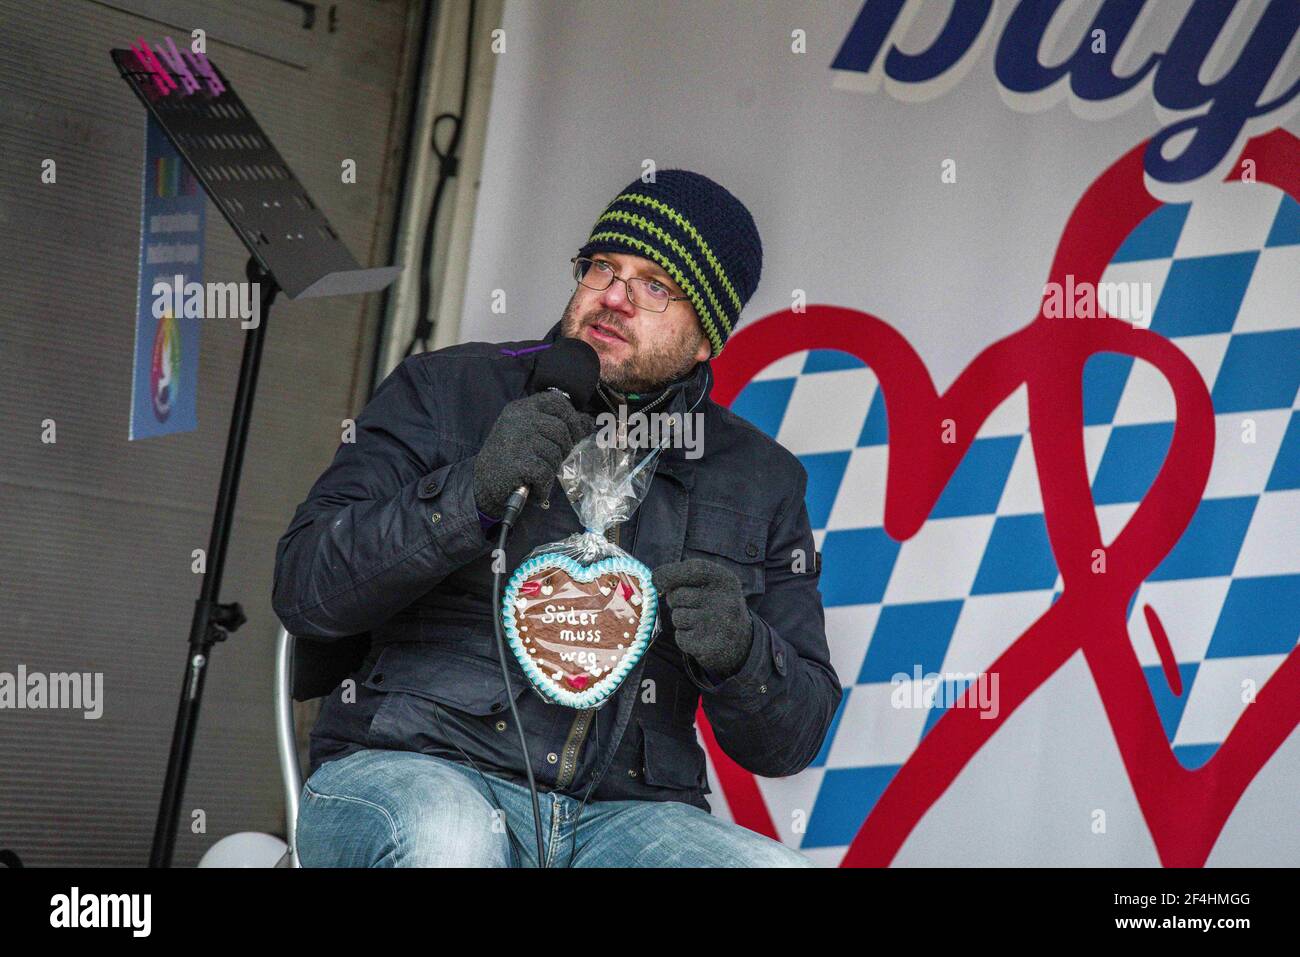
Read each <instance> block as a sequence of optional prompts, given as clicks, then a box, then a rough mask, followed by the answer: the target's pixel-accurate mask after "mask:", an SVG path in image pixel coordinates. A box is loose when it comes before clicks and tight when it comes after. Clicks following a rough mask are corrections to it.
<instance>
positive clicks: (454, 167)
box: [402, 0, 478, 358]
mask: <svg viewBox="0 0 1300 957" xmlns="http://www.w3.org/2000/svg"><path fill="white" fill-rule="evenodd" d="M477 7H478V3H477V0H470V4H469V26H468V27H467V28H466V31H465V71H464V77H463V78H462V80H461V88H460V112H459V113H440V114H439V115H438V118H437V119H435V120H434V121H433V131H432V132H431V133H430V134H429V145H430V148H431V149H432V150H433V153H434V155H435V156H437V157H438V185H437V186H435V187H434V190H433V202H432V204H431V205H430V207H429V219H428V221H427V222H426V223H425V224H424V242H423V243H422V244H421V246H420V300H419V305H418V307H417V311H416V314H415V332H414V334H413V335H412V336H411V341H410V343H409V344H408V345H407V347H406V352H404V353H403V354H402V356H403V358H405V357H407V356H409V355H411V354H412V353H413V352H414V351H415V346H416V344H417V343H423V344H424V349H425V350H426V351H427V350H428V348H429V336H430V334H432V332H433V322H432V320H430V319H429V307H430V305H431V304H432V302H433V277H432V274H433V269H432V264H431V263H430V259H431V258H432V256H433V237H434V232H435V231H436V230H437V226H438V211H439V209H440V208H441V207H442V194H443V189H444V188H445V187H446V185H447V180H449V179H451V178H452V177H453V176H456V175H458V174H459V173H460V157H459V156H458V155H457V153H458V151H459V150H460V136H461V132H462V130H463V128H464V120H465V110H466V107H467V105H468V103H469V81H470V67H471V64H472V63H473V49H474V19H475V16H474V14H475V11H476V9H477ZM443 120H451V122H452V134H451V142H450V143H449V144H447V152H445V153H444V152H442V151H441V150H439V149H438V125H439V124H440V123H441V122H442V121H443Z"/></svg>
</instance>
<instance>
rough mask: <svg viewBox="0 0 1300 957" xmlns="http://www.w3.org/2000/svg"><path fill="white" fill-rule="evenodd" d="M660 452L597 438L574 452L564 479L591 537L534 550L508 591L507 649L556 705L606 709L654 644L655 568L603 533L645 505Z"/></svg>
mask: <svg viewBox="0 0 1300 957" xmlns="http://www.w3.org/2000/svg"><path fill="white" fill-rule="evenodd" d="M658 452H659V449H657V448H656V449H652V450H651V451H650V452H649V453H647V454H645V455H642V456H640V458H639V460H638V456H637V454H636V452H635V450H633V449H630V448H628V447H626V446H625V445H602V444H601V443H600V441H599V438H598V434H597V435H590V436H587V437H586V438H585V439H583V440H581V441H580V442H578V443H577V444H576V445H574V447H573V450H572V451H571V452H570V453H569V456H568V458H566V459H565V460H564V462H563V463H562V464H561V465H560V472H559V479H560V485H561V486H562V487H563V488H564V491H565V494H566V495H567V496H568V498H569V501H570V502H571V503H572V504H573V510H574V512H575V513H576V514H577V516H578V519H579V521H581V522H582V531H580V532H577V533H576V534H573V535H570V536H569V537H568V538H566V539H564V540H563V541H559V542H551V543H550V544H548V545H539V546H538V547H537V548H534V549H533V550H532V551H531V552H529V553H528V555H527V556H526V557H525V558H524V560H523V562H522V563H521V564H520V565H519V567H518V568H516V569H515V571H514V574H513V575H511V576H510V580H509V582H508V583H507V584H506V588H505V593H504V594H503V595H502V598H501V624H502V630H503V632H504V634H505V637H506V643H507V645H508V646H509V648H510V650H511V651H512V652H513V653H514V656H515V658H516V660H518V662H519V665H520V667H522V668H523V670H524V674H525V675H527V676H528V680H529V681H530V682H531V683H532V686H533V687H534V688H535V689H536V690H537V692H538V693H539V694H540V695H541V696H542V697H543V698H545V699H546V700H547V701H550V702H552V703H555V704H562V705H567V706H568V707H570V708H597V707H599V706H600V705H602V704H604V703H605V701H607V700H608V699H609V697H610V695H612V694H613V693H614V692H615V691H616V690H617V689H618V686H619V685H620V684H622V682H623V679H624V678H626V677H627V676H628V674H629V673H630V672H631V671H632V669H633V668H635V667H636V665H637V662H638V661H640V660H641V657H642V656H643V655H644V654H645V650H646V647H647V646H648V645H649V644H650V642H651V640H652V639H653V638H654V635H655V632H656V631H657V628H658V621H657V619H656V611H657V609H658V604H659V602H658V598H657V595H656V593H655V587H654V584H653V582H652V581H651V577H650V569H649V568H647V567H646V566H645V565H643V564H642V563H641V562H639V561H637V560H636V559H635V558H633V557H632V556H631V555H629V554H628V553H627V552H625V551H623V550H622V549H621V548H619V547H618V546H617V545H615V544H614V543H613V542H611V541H609V539H607V538H606V537H605V534H604V532H605V529H607V528H608V527H609V526H611V525H614V524H617V523H619V522H624V521H627V519H628V518H629V517H630V516H631V515H632V513H633V512H634V511H636V508H637V506H638V505H640V504H641V499H642V498H643V497H644V496H645V493H646V489H647V488H648V486H649V484H650V477H651V476H652V475H653V474H654V469H653V468H652V466H653V465H654V463H655V459H656V457H657V455H658Z"/></svg>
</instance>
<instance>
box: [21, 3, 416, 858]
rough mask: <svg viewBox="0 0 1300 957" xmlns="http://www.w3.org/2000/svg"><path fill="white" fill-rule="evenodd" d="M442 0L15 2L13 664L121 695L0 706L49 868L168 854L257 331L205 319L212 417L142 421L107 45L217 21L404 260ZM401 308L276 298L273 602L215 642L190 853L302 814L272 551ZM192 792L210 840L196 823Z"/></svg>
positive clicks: (346, 211)
mask: <svg viewBox="0 0 1300 957" xmlns="http://www.w3.org/2000/svg"><path fill="white" fill-rule="evenodd" d="M331 5H333V6H336V7H337V20H336V26H335V30H334V32H330V30H329V25H328V22H327V16H328V8H329V6H331ZM418 6H419V4H418V3H417V2H416V0H410V2H409V3H408V2H406V0H392V2H379V0H352V2H348V0H342V2H337V3H334V4H321V5H319V8H318V13H317V23H316V25H315V27H314V28H313V29H311V30H306V29H303V27H302V11H301V10H300V9H299V8H297V7H295V6H293V5H291V4H289V3H284V2H282V0H223V2H219V3H217V2H204V3H198V2H184V0H177V2H168V3H148V2H143V0H137V2H128V0H122V2H90V0H50V2H45V0H41V2H32V0H0V423H2V426H0V427H2V428H3V442H2V443H0V516H2V517H3V530H2V531H0V672H9V673H11V674H13V673H15V672H16V671H17V669H18V667H19V665H25V666H26V668H27V669H28V670H29V671H39V672H60V671H70V672H85V671H91V672H103V675H104V679H103V680H104V701H105V704H104V713H103V716H102V717H101V718H99V719H98V720H86V719H85V718H83V716H82V714H81V713H80V712H76V711H55V710H46V711H33V710H10V709H0V848H9V849H11V850H13V851H15V852H17V853H18V854H19V856H20V857H21V858H22V859H23V861H24V862H25V863H26V864H28V865H55V864H75V865H143V864H145V863H146V862H147V861H148V855H149V845H150V841H151V838H152V833H153V826H154V820H155V817H156V814H157V808H158V799H159V796H160V793H161V787H162V781H163V772H164V768H165V765H166V761H167V753H168V748H169V743H170V738H171V731H172V723H173V720H174V717H175V711H176V705H177V698H178V694H179V690H180V680H181V675H182V668H183V664H184V658H185V651H186V640H187V637H188V632H189V625H190V617H191V613H192V611H193V603H194V600H195V598H196V597H197V595H198V589H199V577H198V576H197V575H195V574H193V573H192V572H191V570H190V569H191V561H192V559H191V552H192V550H193V549H196V548H204V549H206V547H207V544H208V534H209V529H210V525H211V520H212V510H213V506H214V503H215V496H216V487H217V480H218V477H219V474H220V468H221V460H222V453H223V449H224V445H225V440H226V430H227V427H228V424H229V415H230V408H231V404H232V400H233V396H234V391H235V383H236V378H237V375H238V369H239V358H240V351H241V349H242V347H243V336H244V334H245V333H243V332H242V331H241V330H240V329H239V326H238V323H237V322H234V321H221V320H213V321H210V322H209V323H208V324H205V326H204V328H203V331H202V347H201V360H200V370H199V428H198V430H197V431H195V432H191V433H186V434H183V435H177V436H172V437H168V438H163V439H151V440H146V441H142V442H129V441H128V440H127V434H128V432H127V428H128V420H129V408H130V388H131V357H132V349H133V336H134V311H135V289H136V259H137V251H138V243H139V217H140V209H139V203H140V165H141V157H142V151H143V135H144V116H145V114H144V110H143V108H142V107H141V105H140V104H139V102H138V101H137V100H136V99H135V97H134V95H133V94H132V93H131V92H130V90H129V89H128V88H127V86H126V84H125V83H124V82H123V81H122V80H121V79H120V78H119V76H118V75H117V72H116V70H115V69H114V67H113V65H112V63H111V62H110V61H109V57H108V50H109V49H110V47H113V46H123V47H124V46H128V45H129V42H130V41H131V40H132V39H133V38H135V37H136V36H144V37H146V38H148V39H150V40H153V39H156V38H158V37H161V36H164V35H167V34H171V35H173V36H176V37H177V39H178V40H179V39H181V38H182V37H183V36H185V35H186V34H187V33H188V31H189V29H190V28H192V27H196V26H197V27H202V28H204V29H205V30H206V31H207V35H208V54H209V56H211V57H212V58H213V59H214V60H215V61H216V62H217V63H218V65H219V66H220V67H221V69H222V70H223V72H224V73H225V74H226V76H227V77H228V78H229V79H230V80H231V82H232V83H233V84H234V85H235V87H236V89H237V90H238V91H239V93H240V95H241V96H242V97H243V99H244V101H245V102H246V103H247V104H248V105H249V107H250V108H251V109H252V110H253V111H254V113H255V114H256V116H257V118H258V120H259V121H260V123H261V125H262V127H263V128H264V129H265V130H266V131H267V133H268V134H269V135H270V137H271V138H272V140H273V141H274V142H275V144H276V145H277V146H278V148H279V149H280V152H281V153H282V154H283V155H284V156H285V158H286V160H287V161H288V162H289V164H290V166H291V167H292V168H293V169H294V170H295V171H296V172H297V173H298V175H299V177H300V178H301V179H302V180H303V182H304V183H305V185H306V186H307V189H308V191H309V192H310V193H311V195H312V197H313V198H314V199H315V200H316V202H317V203H318V205H319V206H320V207H321V208H322V209H323V210H324V211H325V213H326V215H327V216H329V217H330V219H331V220H332V222H333V223H334V225H335V227H336V228H337V229H338V230H339V232H340V234H341V236H342V237H343V239H344V241H345V242H346V243H347V245H348V246H349V248H351V250H352V251H353V253H354V254H355V255H356V257H357V258H358V260H359V261H360V262H361V263H362V264H363V265H382V264H383V262H384V258H385V256H386V255H387V249H388V244H389V237H390V233H391V222H392V217H393V215H394V213H395V209H394V207H395V203H396V200H397V197H396V192H397V190H396V188H395V185H394V184H395V182H396V179H397V176H398V169H399V166H398V160H399V159H400V156H399V153H400V150H401V149H402V134H403V131H404V124H405V122H406V117H407V102H406V96H408V95H409V91H406V90H405V89H404V88H405V86H406V85H408V83H409V80H408V77H409V75H410V74H409V69H410V57H411V56H412V55H413V52H414V51H412V50H410V49H409V47H410V45H411V44H410V41H409V38H410V37H411V36H412V35H413V32H414V23H413V22H412V17H413V12H412V8H413V7H418ZM46 158H52V159H54V160H55V161H56V162H57V177H58V179H57V183H56V184H53V185H43V184H42V183H41V181H40V172H41V162H42V160H43V159H46ZM345 158H351V159H355V160H356V163H357V171H358V176H357V183H356V184H355V185H345V184H343V183H342V182H341V181H340V163H341V162H342V161H343V160H344V159H345ZM206 246H207V252H206V260H205V267H204V269H205V273H204V278H205V279H207V280H209V281H229V280H242V279H243V278H244V263H245V260H246V255H245V254H244V252H243V248H242V246H241V245H240V244H239V243H238V242H237V240H236V239H235V237H234V235H233V234H232V232H231V230H230V228H229V227H228V226H227V224H226V223H225V221H224V220H223V219H222V218H221V216H220V215H219V214H218V213H217V212H216V210H215V209H213V208H212V207H211V205H209V210H208V228H207V237H206ZM378 306H379V302H378V297H377V296H370V297H365V298H357V297H352V298H345V299H333V300H314V301H308V302H304V303H291V302H289V301H287V300H285V299H283V298H281V299H280V300H278V301H277V302H276V304H275V306H274V308H273V310H272V312H271V315H270V319H269V321H270V326H269V328H268V331H267V345H266V353H265V356H264V360H263V364H262V370H261V377H260V382H259V391H258V395H257V400H256V404H255V408H254V417H253V425H252V431H251V435H250V438H249V443H248V448H247V453H246V458H245V465H244V473H243V482H242V485H241V488H240V494H239V500H238V508H237V511H236V517H235V523H234V529H233V535H232V540H231V546H230V555H229V560H228V563H227V567H226V572H225V579H224V585H223V590H222V595H221V599H222V600H223V601H239V602H241V603H242V604H243V606H244V609H245V612H246V613H247V614H248V617H249V621H248V623H247V624H246V625H244V627H243V628H242V629H240V630H239V631H237V632H235V633H234V635H233V636H232V637H231V639H230V640H229V641H227V642H225V643H224V644H220V645H218V646H217V647H216V650H215V651H214V654H213V664H212V667H211V669H210V672H209V675H208V679H207V687H206V691H205V696H204V704H203V710H202V714H201V717H200V723H199V730H198V736H197V741H196V745H195V750H194V755H193V761H192V764H191V770H190V776H189V782H188V787H187V789H186V793H185V800H184V804H183V813H182V821H181V828H180V832H179V837H178V839H177V845H176V856H175V862H176V864H177V865H192V864H194V863H196V862H197V861H198V859H199V857H200V856H201V855H202V853H203V851H205V850H206V849H207V848H208V847H209V846H211V844H212V843H213V842H215V841H216V840H217V839H218V838H219V837H221V836H224V835H226V834H230V833H233V832H236V831H245V830H251V831H267V832H272V833H275V832H282V829H283V804H282V800H281V796H280V789H279V778H278V772H277V764H276V754H275V743H274V738H273V721H272V711H271V696H270V686H271V679H272V669H273V649H272V643H273V640H274V637H275V634H276V630H277V628H278V623H277V621H276V619H275V617H274V614H273V613H272V611H271V607H270V592H271V579H272V565H273V559H274V546H275V542H276V539H277V538H278V536H279V535H280V533H281V532H282V531H283V530H284V528H285V526H286V525H287V523H288V520H289V517H290V515H291V514H292V511H293V508H294V506H295V505H296V504H297V503H298V502H299V501H300V500H301V499H302V498H303V497H304V496H305V493H306V491H307V489H308V487H309V486H310V485H311V483H312V482H313V481H314V480H315V478H316V477H317V475H319V473H320V471H321V470H322V469H323V468H324V466H325V465H326V464H328V462H329V459H330V457H331V456H332V454H333V452H334V450H335V448H336V447H337V445H338V442H339V439H340V422H341V420H342V419H343V418H345V417H346V416H349V415H353V414H355V412H356V410H357V409H359V408H360V405H361V403H362V402H363V401H364V389H365V388H366V385H367V382H366V379H367V376H368V372H369V360H370V350H371V349H372V348H373V339H374V329H375V324H376V321H377V310H378ZM45 419H53V420H54V421H55V422H56V423H57V442H56V443H55V444H44V443H42V441H41V430H42V424H41V423H42V421H43V420H45ZM195 809H202V811H203V812H204V815H205V817H206V833H203V834H194V833H192V832H191V828H190V822H191V820H192V813H193V812H194V811H195Z"/></svg>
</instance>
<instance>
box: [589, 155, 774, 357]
mask: <svg viewBox="0 0 1300 957" xmlns="http://www.w3.org/2000/svg"><path fill="white" fill-rule="evenodd" d="M598 252H618V253H627V254H630V255H633V256H641V257H643V258H645V259H650V260H653V261H654V262H656V263H658V264H659V265H660V266H661V267H663V270H664V271H665V272H666V273H668V275H669V276H671V277H672V278H673V281H674V282H676V283H677V285H678V286H680V287H681V290H682V292H683V293H684V294H685V295H686V296H687V297H688V298H689V300H690V302H691V304H692V305H693V306H694V307H695V313H696V315H697V316H698V317H699V320H700V324H701V326H703V329H704V334H705V335H706V336H707V337H708V339H709V343H710V346H711V353H712V357H713V358H717V356H718V355H719V354H720V353H721V352H722V348H723V346H724V344H725V343H726V341H727V337H728V336H730V335H731V333H732V330H734V329H735V328H736V326H737V325H738V324H739V322H740V311H741V309H742V308H743V307H744V305H745V303H746V302H747V301H748V300H749V298H750V296H752V295H753V293H754V289H755V288H756V287H757V286H758V279H759V274H760V272H761V270H762V263H763V247H762V243H761V242H760V240H759V236H758V229H757V227H756V226H755V225H754V219H753V217H752V216H750V214H749V210H747V209H746V208H745V206H744V205H743V204H742V203H741V202H740V200H738V199H736V197H735V196H733V195H732V194H731V193H730V192H728V191H727V190H726V189H724V188H723V187H722V186H719V185H718V184H717V183H715V182H713V180H711V179H709V178H708V177H706V176H703V175H701V174H699V173H692V172H690V171H688V170H677V169H670V170H659V171H658V172H657V173H656V174H655V176H654V181H653V182H642V181H641V180H640V179H638V180H635V181H633V182H632V183H631V184H630V185H629V186H628V187H627V188H626V189H624V190H623V191H622V192H621V193H619V194H618V195H617V196H616V197H614V199H613V200H612V201H611V202H610V203H609V205H608V206H607V207H605V211H604V212H603V213H601V215H600V218H599V219H597V220H596V224H595V226H593V227H592V230H591V235H590V236H588V238H587V242H586V244H585V245H584V246H583V247H582V248H581V249H580V250H579V251H578V255H579V256H590V255H592V254H593V253H598Z"/></svg>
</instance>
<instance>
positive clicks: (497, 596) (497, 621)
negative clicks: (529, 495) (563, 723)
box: [492, 510, 546, 867]
mask: <svg viewBox="0 0 1300 957" xmlns="http://www.w3.org/2000/svg"><path fill="white" fill-rule="evenodd" d="M516 514H517V513H516ZM514 524H515V515H511V514H509V511H508V510H507V514H506V515H505V517H503V518H502V519H501V533H500V534H499V535H498V536H497V552H496V555H494V556H493V562H492V567H493V571H492V627H493V631H494V632H495V633H496V637H497V662H498V663H499V664H500V665H501V680H502V681H504V682H505V683H506V701H508V702H509V704H510V716H511V717H512V718H514V721H515V730H516V731H518V732H519V749H520V750H521V751H522V752H523V754H524V772H525V773H526V774H527V775H528V793H529V796H531V797H532V799H533V829H534V830H535V831H536V832H537V866H538V867H545V866H546V853H545V849H544V847H543V842H542V808H541V802H540V801H539V800H538V798H537V780H536V778H534V777H533V759H532V758H531V757H530V756H529V754H528V740H527V738H525V737H524V725H523V722H522V721H520V720H519V709H518V708H516V707H515V693H514V691H513V689H511V687H510V669H509V668H507V667H506V639H505V636H504V635H503V634H502V631H501V572H502V568H503V566H504V565H505V555H506V537H507V536H508V535H509V534H510V529H511V528H513V527H514Z"/></svg>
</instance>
